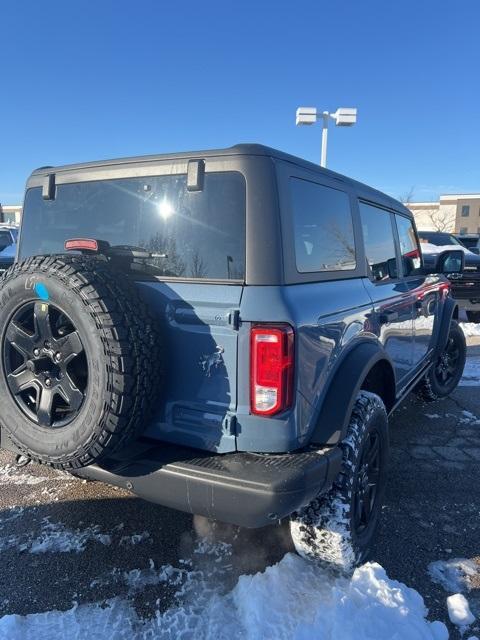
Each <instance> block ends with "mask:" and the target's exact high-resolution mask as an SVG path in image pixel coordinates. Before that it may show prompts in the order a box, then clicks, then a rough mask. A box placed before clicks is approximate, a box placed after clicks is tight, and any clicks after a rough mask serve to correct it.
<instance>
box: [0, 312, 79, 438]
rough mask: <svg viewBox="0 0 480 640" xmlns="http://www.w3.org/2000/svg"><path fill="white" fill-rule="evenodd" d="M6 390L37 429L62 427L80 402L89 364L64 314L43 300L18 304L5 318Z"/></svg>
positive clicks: (73, 415) (77, 335)
mask: <svg viewBox="0 0 480 640" xmlns="http://www.w3.org/2000/svg"><path fill="white" fill-rule="evenodd" d="M2 353H3V367H4V374H5V377H6V382H7V386H8V390H9V391H10V393H11V395H12V397H13V399H14V400H15V402H16V404H17V405H18V407H19V408H20V409H21V410H22V412H23V413H24V414H25V415H26V416H27V417H28V418H29V419H30V420H32V421H33V422H34V423H36V424H38V425H40V426H42V427H52V428H57V427H63V426H65V425H67V424H68V423H70V422H71V421H72V420H74V419H75V418H76V416H77V415H78V413H79V412H80V410H81V408H82V405H83V403H84V400H85V396H86V392H87V386H88V365H87V358H86V354H85V349H84V345H83V343H82V340H81V338H80V335H79V333H78V331H77V329H76V328H75V326H74V324H73V322H72V321H71V319H70V318H69V317H68V315H67V314H66V313H65V312H64V311H62V310H61V309H60V308H59V307H57V306H55V305H52V304H49V303H47V302H44V301H40V300H37V301H31V302H28V303H26V304H24V305H22V306H21V307H20V308H19V309H18V310H17V311H16V312H15V313H14V315H13V317H12V318H11V319H10V320H9V322H8V324H7V327H6V330H5V333H4V339H3V344H2Z"/></svg>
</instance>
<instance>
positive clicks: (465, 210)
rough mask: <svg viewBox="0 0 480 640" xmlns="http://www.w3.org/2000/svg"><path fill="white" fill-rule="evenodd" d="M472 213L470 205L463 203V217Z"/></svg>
mask: <svg viewBox="0 0 480 640" xmlns="http://www.w3.org/2000/svg"><path fill="white" fill-rule="evenodd" d="M469 215H470V205H468V204H462V218H468V216H469Z"/></svg>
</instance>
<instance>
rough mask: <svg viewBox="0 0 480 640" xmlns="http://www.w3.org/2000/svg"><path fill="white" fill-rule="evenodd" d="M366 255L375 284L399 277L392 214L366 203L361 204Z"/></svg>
mask: <svg viewBox="0 0 480 640" xmlns="http://www.w3.org/2000/svg"><path fill="white" fill-rule="evenodd" d="M359 207H360V219H361V222H362V231H363V242H364V245H365V255H366V258H367V262H368V267H369V270H370V276H371V279H372V280H373V281H374V282H385V281H388V280H392V279H395V278H397V277H398V273H397V258H396V251H395V241H394V237H393V228H392V222H391V219H390V213H389V212H388V211H385V209H380V208H379V207H375V206H373V205H370V204H366V203H365V202H360V203H359Z"/></svg>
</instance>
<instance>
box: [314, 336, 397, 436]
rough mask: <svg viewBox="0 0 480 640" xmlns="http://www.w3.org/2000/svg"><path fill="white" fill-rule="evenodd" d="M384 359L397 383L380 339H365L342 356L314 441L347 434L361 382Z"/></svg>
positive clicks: (329, 389) (323, 403)
mask: <svg viewBox="0 0 480 640" xmlns="http://www.w3.org/2000/svg"><path fill="white" fill-rule="evenodd" d="M382 361H383V362H385V363H386V364H387V366H389V367H390V369H391V372H392V376H393V381H394V384H395V373H394V368H393V366H392V363H391V361H390V358H389V357H388V355H387V354H386V352H385V351H384V349H382V347H381V346H380V345H379V344H378V343H377V342H373V341H369V342H362V343H361V344H359V345H357V346H356V347H354V348H353V349H351V350H350V351H349V352H348V354H347V355H346V356H345V357H344V358H343V359H342V361H341V362H340V363H339V365H338V366H337V368H336V371H335V373H334V374H333V378H332V380H331V382H330V384H329V386H328V390H327V392H326V395H325V397H324V399H323V402H322V404H321V407H320V412H319V414H318V418H317V420H316V426H315V429H314V430H313V433H312V437H311V444H322V445H335V444H337V443H338V442H340V441H341V440H342V439H343V438H344V437H345V435H346V432H347V428H348V424H349V422H350V417H351V415H352V411H353V405H354V404H355V401H356V399H357V396H358V393H359V392H360V389H361V388H362V384H363V383H364V381H365V379H366V377H367V375H368V374H369V372H370V371H371V370H372V368H373V367H374V366H375V365H376V364H377V363H378V362H382ZM394 393H395V392H394ZM389 408H391V407H387V411H388V410H389Z"/></svg>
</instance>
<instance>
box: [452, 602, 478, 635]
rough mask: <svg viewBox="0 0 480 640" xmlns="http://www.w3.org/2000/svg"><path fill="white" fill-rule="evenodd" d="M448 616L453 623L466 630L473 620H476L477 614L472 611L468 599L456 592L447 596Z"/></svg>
mask: <svg viewBox="0 0 480 640" xmlns="http://www.w3.org/2000/svg"><path fill="white" fill-rule="evenodd" d="M447 607H448V616H449V618H450V621H451V622H452V624H455V625H457V627H460V629H461V630H465V629H466V628H467V627H469V626H470V625H471V624H472V622H475V616H474V615H473V614H472V612H471V611H470V607H469V605H468V600H467V599H466V598H465V596H464V595H462V594H461V593H455V594H454V595H453V596H449V597H448V598H447Z"/></svg>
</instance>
